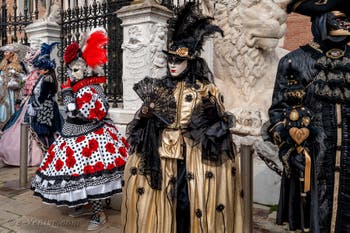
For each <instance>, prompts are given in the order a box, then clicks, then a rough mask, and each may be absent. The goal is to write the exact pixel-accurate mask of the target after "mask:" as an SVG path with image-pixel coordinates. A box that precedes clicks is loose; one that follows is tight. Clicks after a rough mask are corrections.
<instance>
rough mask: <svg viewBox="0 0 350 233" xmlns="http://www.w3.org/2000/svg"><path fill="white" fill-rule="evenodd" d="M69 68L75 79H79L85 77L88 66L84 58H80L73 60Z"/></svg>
mask: <svg viewBox="0 0 350 233" xmlns="http://www.w3.org/2000/svg"><path fill="white" fill-rule="evenodd" d="M69 69H70V73H71V75H72V76H73V78H74V80H75V81H79V80H81V79H83V78H84V76H85V72H86V69H87V66H86V64H85V62H84V60H83V59H81V58H79V59H77V60H75V61H72V63H71V64H69Z"/></svg>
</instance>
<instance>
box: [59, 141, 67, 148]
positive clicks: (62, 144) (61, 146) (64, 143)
mask: <svg viewBox="0 0 350 233" xmlns="http://www.w3.org/2000/svg"><path fill="white" fill-rule="evenodd" d="M66 144H67V143H66V142H62V143H61V145H60V150H63V147H65V146H66Z"/></svg>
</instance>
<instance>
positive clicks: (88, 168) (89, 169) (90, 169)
mask: <svg viewBox="0 0 350 233" xmlns="http://www.w3.org/2000/svg"><path fill="white" fill-rule="evenodd" d="M84 173H85V174H91V173H94V168H93V167H92V166H91V165H86V166H85V167H84Z"/></svg>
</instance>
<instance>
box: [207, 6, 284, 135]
mask: <svg viewBox="0 0 350 233" xmlns="http://www.w3.org/2000/svg"><path fill="white" fill-rule="evenodd" d="M214 3H215V4H214ZM202 9H203V10H205V11H207V12H208V14H209V15H212V16H214V18H215V21H216V22H215V23H216V24H218V25H219V26H220V27H221V28H222V29H223V30H224V32H225V37H224V38H220V37H217V38H215V39H214V52H215V57H214V74H215V77H216V82H217V85H218V86H219V88H220V87H222V88H221V90H222V92H223V95H224V97H225V101H226V107H227V109H228V110H230V111H232V112H234V113H235V114H236V117H237V121H238V124H237V127H236V128H235V130H236V131H237V133H240V134H247V135H255V136H258V135H260V129H261V126H262V124H263V123H264V122H265V121H267V119H268V116H267V110H268V107H269V106H270V105H271V98H272V91H273V86H274V80H275V76H276V71H277V65H278V61H279V57H278V52H277V51H276V47H277V45H278V42H279V39H280V38H282V37H283V35H284V33H285V29H286V24H285V21H286V13H285V12H284V11H283V10H282V9H281V8H280V7H279V5H277V3H275V2H274V1H272V0H261V1H256V0H242V1H237V0H216V1H213V0H203V1H202ZM262 22H263V23H262Z"/></svg>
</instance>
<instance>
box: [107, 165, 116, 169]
mask: <svg viewBox="0 0 350 233" xmlns="http://www.w3.org/2000/svg"><path fill="white" fill-rule="evenodd" d="M114 168H115V164H114V163H110V164H108V165H107V170H112V169H114Z"/></svg>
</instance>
